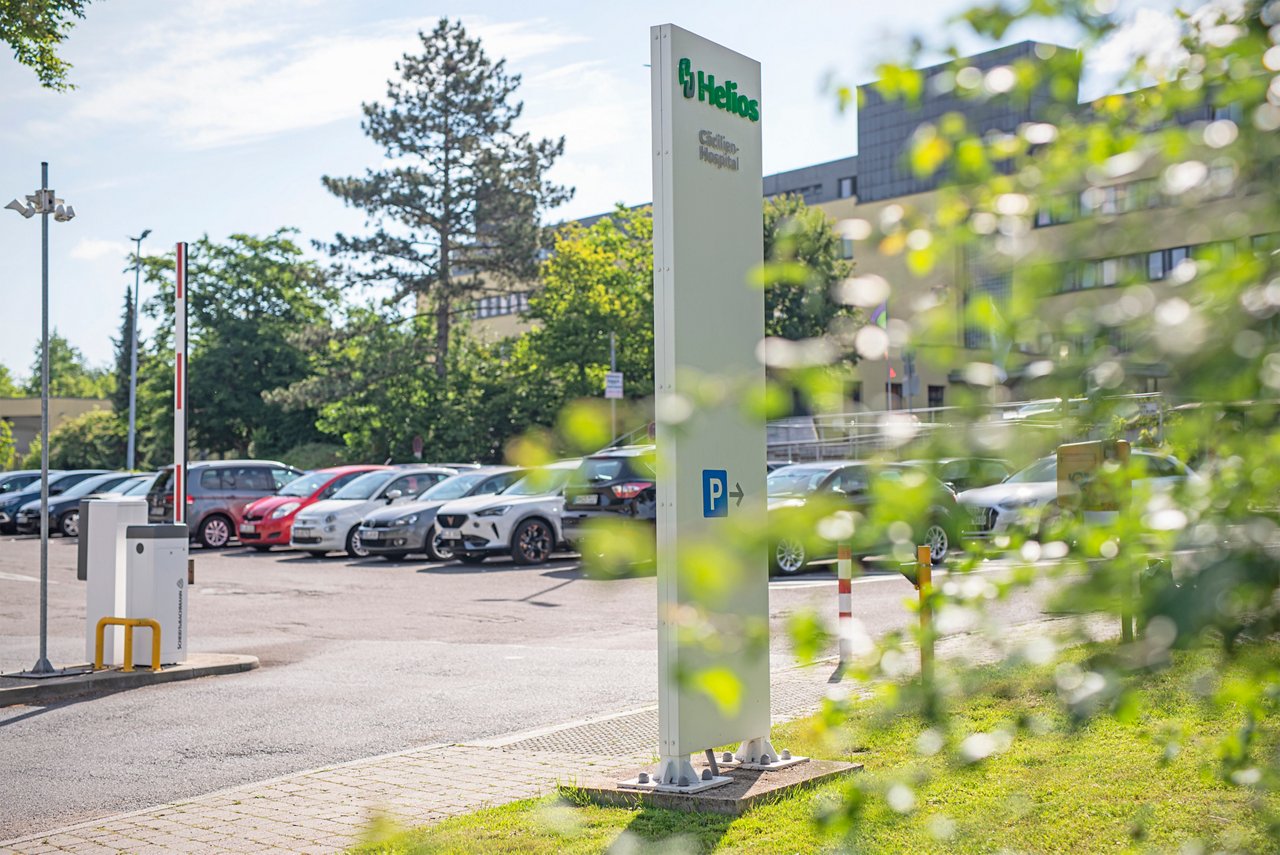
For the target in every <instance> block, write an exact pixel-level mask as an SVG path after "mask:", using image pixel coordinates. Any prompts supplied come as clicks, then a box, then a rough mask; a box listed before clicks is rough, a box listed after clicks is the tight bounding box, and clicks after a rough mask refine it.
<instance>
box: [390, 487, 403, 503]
mask: <svg viewBox="0 0 1280 855" xmlns="http://www.w3.org/2000/svg"><path fill="white" fill-rule="evenodd" d="M403 495H404V493H401V492H400V491H399V490H388V491H387V504H388V505H389V504H391V503H392V502H394V501H395V500H396V499H398V498H400V497H401V496H403Z"/></svg>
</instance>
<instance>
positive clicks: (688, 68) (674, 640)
mask: <svg viewBox="0 0 1280 855" xmlns="http://www.w3.org/2000/svg"><path fill="white" fill-rule="evenodd" d="M650 49H651V57H652V76H651V82H652V87H653V89H652V93H653V98H652V106H653V199H654V213H653V221H654V241H653V245H654V379H655V386H656V396H657V405H656V406H657V413H658V418H657V427H656V439H657V447H658V467H659V478H658V508H657V539H658V553H657V554H658V668H659V683H658V719H659V722H658V730H659V733H658V742H659V758H660V760H659V766H658V769H657V771H656V773H655V774H654V775H653V778H652V779H651V780H645V781H640V780H639V779H636V780H635V781H627V782H622V784H620V786H628V787H636V788H639V787H641V786H646V787H652V788H654V789H657V790H659V791H674V792H691V791H693V788H695V787H696V788H699V789H704V788H708V787H711V786H718V785H720V784H724V783H729V782H730V781H731V780H732V779H731V778H730V777H728V776H725V775H720V774H717V771H718V770H711V769H707V770H703V771H698V770H695V769H694V766H693V764H692V762H691V756H692V755H694V754H701V753H703V752H704V751H706V750H707V749H711V748H715V747H716V746H719V745H724V744H726V743H729V742H741V744H742V748H741V749H740V751H739V754H740V756H739V757H738V760H739V761H740V762H759V760H760V759H761V758H763V757H765V756H766V755H767V756H768V757H769V758H771V759H772V758H775V757H777V753H776V752H775V751H774V750H773V747H772V746H771V745H770V744H769V725H770V718H769V656H768V650H769V645H768V629H769V623H768V615H769V576H768V559H767V555H766V554H765V550H764V549H763V547H762V548H761V549H759V550H758V552H759V554H758V555H757V554H755V553H756V552H757V550H755V549H753V548H748V547H746V546H744V544H746V543H748V542H750V541H751V540H752V538H751V537H749V536H744V533H755V532H760V531H763V530H764V526H765V522H766V517H765V509H766V506H765V484H764V475H765V467H764V459H765V426H764V422H763V420H761V419H759V418H756V417H754V416H750V415H748V414H747V413H746V410H745V408H744V407H743V402H744V400H746V399H748V396H753V395H756V394H758V393H759V392H761V391H762V390H763V387H764V368H763V366H762V365H761V363H760V361H759V360H758V359H757V356H756V352H757V347H758V346H759V343H760V341H761V340H762V339H763V338H764V296H763V293H762V292H761V291H760V289H759V288H757V287H753V286H752V285H751V284H750V274H751V272H752V270H753V269H754V268H756V267H757V266H758V265H759V264H760V263H761V260H762V255H763V237H762V234H763V223H762V211H761V203H760V187H761V184H762V170H761V156H760V117H761V106H760V64H759V63H758V62H756V61H755V60H753V59H750V58H748V57H745V56H743V55H741V54H739V53H735V52H734V51H731V50H729V49H727V48H725V47H722V46H721V45H718V44H715V43H714V42H711V41H708V40H706V39H704V38H702V37H700V36H697V35H695V34H693V33H691V32H688V31H687V30H682V29H680V28H679V27H676V26H673V25H671V24H664V25H661V26H657V27H653V28H652V29H651V30H650ZM677 414H678V415H677ZM708 549H711V550H714V551H715V553H716V554H717V555H718V556H719V559H718V560H719V561H720V567H721V568H722V569H723V572H724V574H725V577H724V578H727V579H729V582H728V583H726V584H721V585H710V586H708V585H707V584H705V582H700V581H699V579H698V576H697V573H698V571H697V570H696V569H694V568H692V567H691V565H695V564H697V563H698V562H697V561H696V556H695V553H697V552H698V551H699V550H700V551H701V553H700V554H701V555H703V556H705V555H706V554H707V550H708ZM691 556H694V557H695V560H694V561H689V560H688V559H689V558H690V557H691ZM706 675H713V676H714V678H715V679H710V680H709V679H700V676H701V677H705V676H706ZM726 684H728V688H726ZM713 686H714V687H718V688H709V687H713ZM640 777H647V776H640Z"/></svg>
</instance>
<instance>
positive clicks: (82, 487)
mask: <svg viewBox="0 0 1280 855" xmlns="http://www.w3.org/2000/svg"><path fill="white" fill-rule="evenodd" d="M123 477H124V476H122V475H119V474H116V473H115V472H108V473H107V474H106V475H94V476H93V477H92V478H85V479H84V480H83V481H81V482H80V483H79V484H76V485H75V486H74V487H68V488H67V489H66V492H64V493H63V494H62V495H61V496H59V497H58V498H60V499H75V498H77V497H79V496H87V495H89V494H90V493H96V492H98V491H99V490H101V489H102V487H103V485H104V484H111V483H112V482H113V481H114V482H115V483H117V484H118V483H119V482H120V480H121V478H123Z"/></svg>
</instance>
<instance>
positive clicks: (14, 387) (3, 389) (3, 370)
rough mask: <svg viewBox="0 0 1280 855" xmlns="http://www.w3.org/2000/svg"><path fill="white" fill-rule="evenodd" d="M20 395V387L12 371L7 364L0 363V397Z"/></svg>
mask: <svg viewBox="0 0 1280 855" xmlns="http://www.w3.org/2000/svg"><path fill="white" fill-rule="evenodd" d="M21 396H22V387H21V386H19V385H18V383H17V382H16V381H15V380H14V379H13V372H12V371H10V370H9V366H7V365H0V398H19V397H21Z"/></svg>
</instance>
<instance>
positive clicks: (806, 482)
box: [766, 466, 831, 496]
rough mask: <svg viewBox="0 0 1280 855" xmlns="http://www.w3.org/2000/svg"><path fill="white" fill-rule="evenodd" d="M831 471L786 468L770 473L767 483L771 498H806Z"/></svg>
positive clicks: (819, 468)
mask: <svg viewBox="0 0 1280 855" xmlns="http://www.w3.org/2000/svg"><path fill="white" fill-rule="evenodd" d="M830 474H831V470H830V469H827V468H825V467H818V466H784V467H783V468H781V469H775V470H773V471H772V472H770V473H769V477H768V479H767V481H766V484H767V486H768V493H769V495H770V496H805V495H808V494H809V493H812V492H813V491H814V490H816V489H817V488H818V485H819V484H821V483H822V479H823V478H826V477H827V476H828V475H830Z"/></svg>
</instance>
